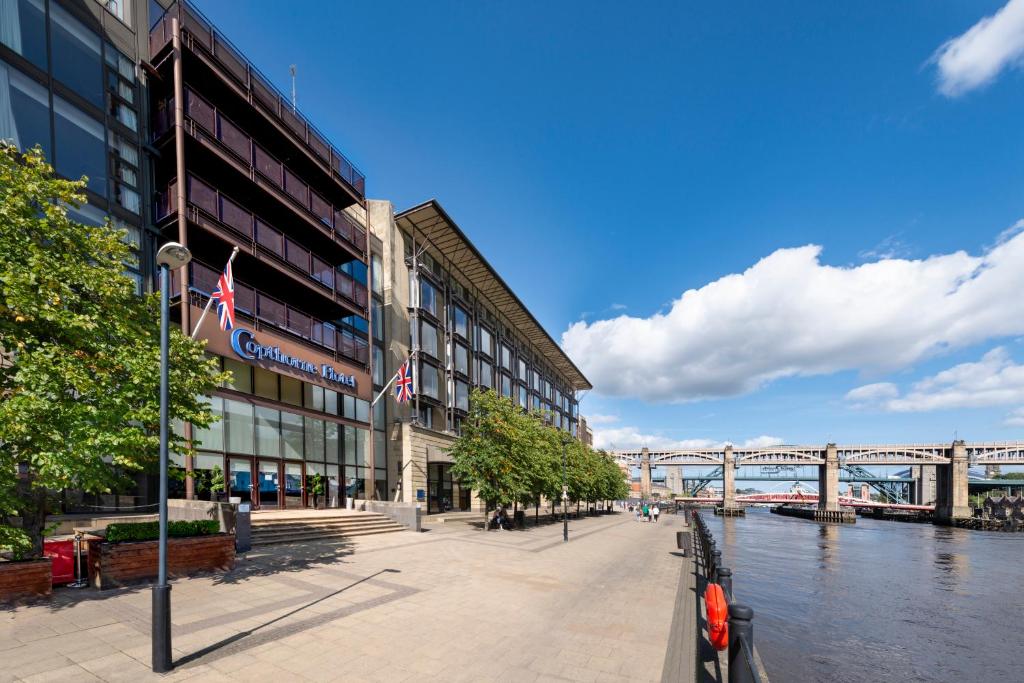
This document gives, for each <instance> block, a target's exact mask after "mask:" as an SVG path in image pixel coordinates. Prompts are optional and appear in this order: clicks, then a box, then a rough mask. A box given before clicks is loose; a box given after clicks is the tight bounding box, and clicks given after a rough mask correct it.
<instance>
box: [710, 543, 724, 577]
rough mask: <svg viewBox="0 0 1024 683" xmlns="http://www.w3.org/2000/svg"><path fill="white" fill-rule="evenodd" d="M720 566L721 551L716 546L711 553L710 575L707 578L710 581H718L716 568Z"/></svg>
mask: <svg viewBox="0 0 1024 683" xmlns="http://www.w3.org/2000/svg"><path fill="white" fill-rule="evenodd" d="M721 566H722V551H721V550H719V549H718V548H717V547H716V548H715V550H714V552H713V553H711V576H709V577H708V580H709V581H711V582H712V583H718V568H719V567H721Z"/></svg>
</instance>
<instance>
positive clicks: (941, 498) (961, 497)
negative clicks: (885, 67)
mask: <svg viewBox="0 0 1024 683" xmlns="http://www.w3.org/2000/svg"><path fill="white" fill-rule="evenodd" d="M935 474H936V477H935V480H936V481H935V483H936V496H935V516H936V518H937V519H939V520H941V521H943V522H954V521H955V520H957V519H964V518H968V517H970V516H971V508H970V505H968V499H967V445H966V444H965V443H964V442H963V441H954V442H953V447H952V448H951V449H950V451H949V464H948V465H938V466H936V472H935Z"/></svg>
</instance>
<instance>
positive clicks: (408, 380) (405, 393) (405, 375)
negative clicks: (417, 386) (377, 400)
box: [395, 361, 412, 403]
mask: <svg viewBox="0 0 1024 683" xmlns="http://www.w3.org/2000/svg"><path fill="white" fill-rule="evenodd" d="M411 399H412V363H410V362H409V361H405V362H404V363H402V366H401V367H400V368H398V372H396V373H395V400H396V401H398V402H399V403H406V402H407V401H409V400H411Z"/></svg>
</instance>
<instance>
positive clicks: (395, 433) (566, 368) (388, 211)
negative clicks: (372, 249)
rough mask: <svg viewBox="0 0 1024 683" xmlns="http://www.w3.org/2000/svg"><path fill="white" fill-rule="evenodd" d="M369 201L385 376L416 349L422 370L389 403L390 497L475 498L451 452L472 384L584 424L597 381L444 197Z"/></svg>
mask: <svg viewBox="0 0 1024 683" xmlns="http://www.w3.org/2000/svg"><path fill="white" fill-rule="evenodd" d="M368 212H369V217H370V227H371V233H372V234H373V236H374V237H376V238H378V239H379V241H380V252H379V255H378V254H376V253H375V254H374V255H373V259H374V264H375V266H376V263H377V261H378V259H379V261H380V265H379V267H375V268H374V269H373V270H374V273H375V277H376V273H380V280H381V282H380V283H379V290H380V298H379V300H377V299H376V297H375V302H374V307H375V310H374V312H373V315H372V316H371V318H372V319H374V320H375V321H377V322H375V325H380V326H381V329H379V330H378V332H382V335H381V336H382V337H383V338H384V339H385V342H386V343H385V345H384V346H383V347H382V348H380V349H376V348H375V350H374V354H375V356H376V358H375V367H376V368H379V369H380V371H379V372H378V379H384V378H385V377H386V378H390V377H391V376H392V375H393V374H394V373H395V372H396V370H397V368H398V367H399V366H400V365H401V364H402V363H403V362H405V360H406V359H407V358H409V357H410V356H412V357H413V360H414V368H415V380H416V382H415V383H416V392H415V395H414V398H413V400H412V401H411V402H410V403H409V404H407V405H403V406H398V405H397V404H396V403H395V402H394V401H391V400H389V401H388V402H387V404H386V405H387V407H386V409H385V410H386V415H385V420H384V421H385V423H386V424H387V430H386V434H385V435H382V437H383V440H384V441H385V442H386V448H387V452H388V462H389V470H390V471H391V473H392V474H391V475H389V481H391V482H392V490H391V491H390V494H391V499H392V500H399V501H405V502H419V503H421V504H423V505H425V506H426V508H427V512H428V513H437V512H447V511H450V510H470V509H474V510H477V509H479V506H480V503H479V501H478V500H476V498H475V497H474V496H473V495H472V493H471V492H470V491H469V490H468V489H466V488H463V487H462V486H460V485H459V482H458V481H457V480H455V479H454V478H453V477H452V474H451V457H450V456H449V455H448V450H449V449H450V448H451V446H452V444H453V443H454V440H455V438H456V437H457V436H458V435H459V433H460V431H461V428H462V421H463V420H464V419H465V418H466V416H467V415H468V414H469V413H468V411H469V393H470V390H471V389H472V388H473V387H480V388H485V389H493V390H494V391H496V392H498V393H500V394H501V395H502V396H505V397H507V398H510V399H512V400H514V401H516V402H517V403H518V404H519V405H520V406H521V407H522V408H524V409H536V410H544V411H548V413H549V415H550V417H549V422H550V423H551V424H552V425H553V426H555V427H557V428H559V429H562V430H564V431H566V432H568V433H570V434H572V435H573V436H576V435H577V434H578V423H579V407H578V402H577V392H579V391H583V390H587V389H590V388H591V385H590V382H589V381H588V380H587V378H586V377H584V375H583V373H582V372H580V370H579V368H577V367H576V365H575V364H574V363H573V362H572V360H571V359H570V358H569V357H568V356H567V355H566V354H565V352H563V351H562V349H561V348H560V347H559V346H558V344H557V343H556V342H555V341H554V340H553V339H552V338H551V336H550V335H549V334H548V333H547V332H546V331H545V330H544V328H543V327H542V326H541V325H540V323H538V322H537V319H536V318H535V317H534V316H533V315H532V314H531V313H530V311H529V309H528V308H527V307H526V305H525V304H524V303H523V302H522V301H521V300H520V299H519V297H517V296H516V294H515V293H514V292H513V291H512V289H511V288H510V287H509V286H508V285H507V284H506V283H505V281H504V280H503V279H502V278H501V276H500V275H498V273H497V272H496V271H495V270H494V268H493V267H492V266H491V264H490V263H488V262H487V260H486V259H485V258H484V256H483V255H482V254H481V253H480V252H479V250H477V248H476V247H475V246H474V245H473V243H472V242H471V241H470V240H469V238H468V237H467V236H466V234H465V233H464V232H463V231H462V229H461V228H459V226H458V225H457V224H456V223H455V221H453V220H452V218H451V217H450V216H449V215H448V214H447V213H446V212H445V210H444V209H443V208H442V207H441V205H440V204H439V203H438V202H437V201H434V200H431V201H428V202H425V203H423V204H420V205H419V206H414V207H412V208H410V209H407V210H405V211H401V212H399V213H397V214H396V213H394V211H393V209H392V206H391V204H390V202H386V201H376V200H371V201H369V202H368ZM375 284H376V283H375ZM384 370H386V372H384ZM378 405H379V404H378Z"/></svg>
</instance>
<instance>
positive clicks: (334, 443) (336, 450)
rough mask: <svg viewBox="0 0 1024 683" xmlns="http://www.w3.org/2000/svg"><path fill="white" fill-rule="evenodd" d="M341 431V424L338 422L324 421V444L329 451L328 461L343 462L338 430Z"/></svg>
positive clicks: (327, 454)
mask: <svg viewBox="0 0 1024 683" xmlns="http://www.w3.org/2000/svg"><path fill="white" fill-rule="evenodd" d="M340 431H341V426H340V425H339V424H338V423H337V422H330V421H328V420H325V421H324V445H325V447H326V451H327V453H326V456H327V462H333V463H338V462H341V460H340V454H341V451H340V449H341V444H340V443H339V442H340V439H339V438H338V432H340Z"/></svg>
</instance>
